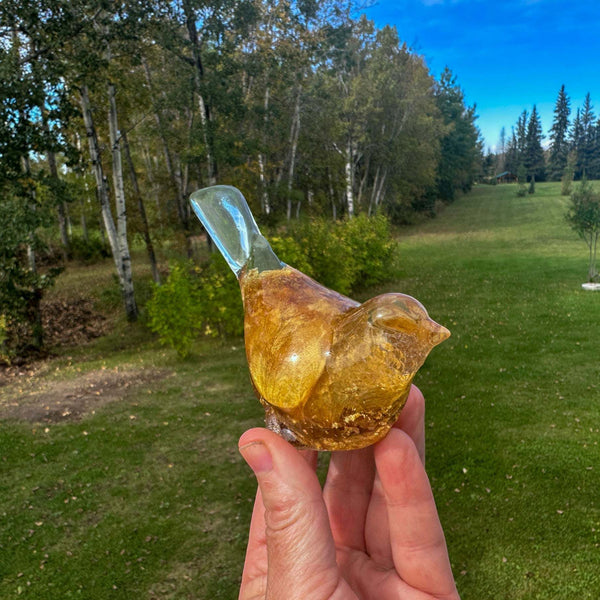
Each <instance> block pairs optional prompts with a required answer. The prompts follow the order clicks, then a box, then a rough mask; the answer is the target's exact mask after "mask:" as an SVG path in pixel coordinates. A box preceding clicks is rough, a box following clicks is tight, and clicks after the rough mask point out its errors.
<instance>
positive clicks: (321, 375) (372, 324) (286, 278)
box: [192, 186, 450, 450]
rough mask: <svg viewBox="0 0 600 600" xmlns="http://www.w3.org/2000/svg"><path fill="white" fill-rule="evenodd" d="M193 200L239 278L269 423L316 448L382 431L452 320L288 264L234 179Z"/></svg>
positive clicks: (252, 364)
mask: <svg viewBox="0 0 600 600" xmlns="http://www.w3.org/2000/svg"><path fill="white" fill-rule="evenodd" d="M192 205H193V207H194V210H195V211H196V214H197V215H198V217H199V218H200V220H201V221H202V222H203V224H204V225H205V227H206V228H207V230H208V231H209V233H210V234H211V236H212V237H213V240H214V241H215V243H216V244H217V246H218V247H219V249H220V250H221V252H222V253H223V256H224V257H225V258H226V260H227V261H228V262H229V265H230V266H231V268H232V270H233V271H234V273H235V274H236V276H237V277H238V279H239V282H240V287H241V291H242V297H243V301H244V313H245V317H244V337H245V343H246V356H247V358H248V365H249V368H250V375H251V379H252V383H253V385H254V388H255V390H256V393H257V395H258V397H259V399H260V401H261V403H262V404H263V406H264V407H265V411H266V422H267V426H268V427H270V428H271V429H274V430H276V431H278V432H279V433H281V435H283V436H284V437H286V439H288V440H289V441H291V442H293V443H295V444H296V445H299V446H304V447H309V448H314V449H317V450H349V449H354V448H362V447H364V446H368V445H370V444H373V443H375V442H377V441H378V440H379V439H381V438H382V437H384V436H385V435H386V433H387V432H388V431H389V429H390V427H391V426H392V425H393V423H394V422H395V421H396V419H397V418H398V414H399V413H400V410H401V409H402V407H403V406H404V403H405V401H406V398H407V396H408V393H409V391H410V386H411V383H412V380H413V377H414V375H415V373H416V372H417V370H418V369H419V367H420V366H421V365H422V364H423V362H424V361H425V358H426V357H427V355H428V354H429V352H430V350H431V349H432V348H433V347H434V346H435V345H436V344H438V343H440V342H441V341H443V340H444V339H446V338H447V337H448V336H449V335H450V333H449V332H448V330H447V329H446V328H445V327H442V326H441V325H438V324H437V323H435V322H434V321H432V320H431V319H430V318H429V317H428V315H427V311H426V310H425V308H424V307H423V306H422V305H421V304H420V303H419V302H418V301H417V300H415V299H414V298H411V297H410V296H406V295H404V294H384V295H381V296H377V297H375V298H372V299H371V300H368V301H367V302H364V303H363V304H359V303H358V302H355V301H354V300H351V299H350V298H347V297H345V296H342V295H341V294H338V293H337V292H335V291H333V290H330V289H328V288H326V287H324V286H322V285H320V284H319V283H317V282H316V281H314V280H313V279H311V278H310V277H308V276H306V275H304V274H303V273H301V272H300V271H297V270H296V269H293V268H292V267H289V266H288V265H285V264H284V263H282V262H281V261H279V259H278V258H277V257H276V256H275V254H274V253H273V251H272V250H271V248H270V246H269V244H268V242H267V241H266V239H265V238H264V237H263V236H262V235H261V234H260V232H259V231H258V227H257V226H256V223H255V222H254V219H253V218H252V215H251V213H250V211H249V209H248V206H247V204H246V202H245V200H244V198H243V196H242V195H241V194H240V193H239V191H238V190H235V188H230V187H227V186H216V187H213V188H207V189H206V190H200V191H199V192H196V193H195V194H194V195H193V196H192Z"/></svg>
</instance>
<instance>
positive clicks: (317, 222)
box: [292, 219, 359, 294]
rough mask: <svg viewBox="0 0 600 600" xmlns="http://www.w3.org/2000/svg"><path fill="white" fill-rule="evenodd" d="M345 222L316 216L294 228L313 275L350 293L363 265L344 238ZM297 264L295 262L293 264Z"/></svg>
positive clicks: (294, 233) (338, 289)
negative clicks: (360, 264)
mask: <svg viewBox="0 0 600 600" xmlns="http://www.w3.org/2000/svg"><path fill="white" fill-rule="evenodd" d="M343 228H344V225H343V223H340V222H331V221H325V220H323V219H314V220H311V221H308V222H305V223H302V224H301V225H299V226H296V227H295V228H294V229H292V235H294V237H295V238H296V239H297V241H298V243H299V244H300V246H301V247H302V248H303V250H304V253H305V256H306V259H307V260H308V263H309V264H310V266H311V269H312V273H311V276H312V277H313V278H314V279H316V280H317V281H318V282H319V283H321V284H323V285H324V286H326V287H328V288H331V289H333V290H336V291H337V292H340V294H348V293H350V291H351V290H352V286H353V284H354V283H355V281H356V275H357V272H358V269H359V265H358V264H357V261H356V259H355V257H354V255H353V253H352V248H351V247H350V245H349V244H348V243H347V241H345V240H344V234H343ZM292 266H295V265H292Z"/></svg>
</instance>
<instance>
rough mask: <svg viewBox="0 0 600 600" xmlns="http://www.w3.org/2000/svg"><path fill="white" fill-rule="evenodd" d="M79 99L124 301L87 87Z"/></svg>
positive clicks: (119, 260) (114, 231) (118, 254)
mask: <svg viewBox="0 0 600 600" xmlns="http://www.w3.org/2000/svg"><path fill="white" fill-rule="evenodd" d="M80 99H81V108H82V113H83V122H84V124H85V131H86V135H87V138H88V145H89V150H90V159H91V163H92V171H93V172H94V178H95V180H96V188H97V192H98V200H99V201H100V210H101V214H102V220H103V222H104V228H105V230H106V234H107V236H108V243H109V245H110V249H111V253H112V255H113V259H114V261H115V267H116V269H117V275H118V277H119V284H120V286H121V292H122V293H123V299H124V300H125V288H124V286H125V284H124V276H123V261H122V256H121V249H120V247H119V237H118V235H117V228H116V227H115V222H114V219H113V216H112V213H111V211H110V199H109V195H108V186H107V183H106V178H105V177H104V169H103V168H102V162H101V161H100V151H99V146H98V137H97V135H96V128H95V127H94V119H93V117H92V111H91V108H90V99H89V93H88V89H87V86H85V85H84V86H82V87H81V90H80ZM125 310H126V311H127V317H128V318H129V307H128V306H127V304H126V305H125Z"/></svg>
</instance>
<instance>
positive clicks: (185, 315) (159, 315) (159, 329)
mask: <svg viewBox="0 0 600 600" xmlns="http://www.w3.org/2000/svg"><path fill="white" fill-rule="evenodd" d="M146 309H147V311H148V325H149V327H150V329H151V330H152V331H154V333H157V334H158V336H159V338H160V341H161V343H163V344H166V345H168V346H171V348H173V349H174V350H175V351H176V352H177V354H178V355H179V356H180V357H182V358H184V357H185V356H187V355H188V354H189V352H190V350H191V347H192V344H193V342H194V340H195V339H196V337H197V335H198V333H199V331H200V330H201V328H202V321H201V311H200V297H199V293H198V286H197V284H196V282H195V281H194V279H193V278H192V277H191V276H190V272H189V267H187V266H185V265H175V266H173V267H172V268H171V272H170V273H169V277H168V278H167V280H166V281H165V282H164V283H163V284H162V285H160V286H156V289H155V290H154V294H153V296H152V298H151V299H150V300H149V302H148V304H147V305H146Z"/></svg>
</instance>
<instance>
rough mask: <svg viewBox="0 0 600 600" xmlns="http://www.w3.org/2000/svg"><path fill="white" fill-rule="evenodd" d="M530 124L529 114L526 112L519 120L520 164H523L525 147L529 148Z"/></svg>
mask: <svg viewBox="0 0 600 600" xmlns="http://www.w3.org/2000/svg"><path fill="white" fill-rule="evenodd" d="M528 122H529V114H528V113H527V110H524V111H523V112H522V113H521V114H520V115H519V118H518V120H517V130H516V134H517V153H518V156H519V162H523V157H524V155H525V147H526V146H527V124H528Z"/></svg>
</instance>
